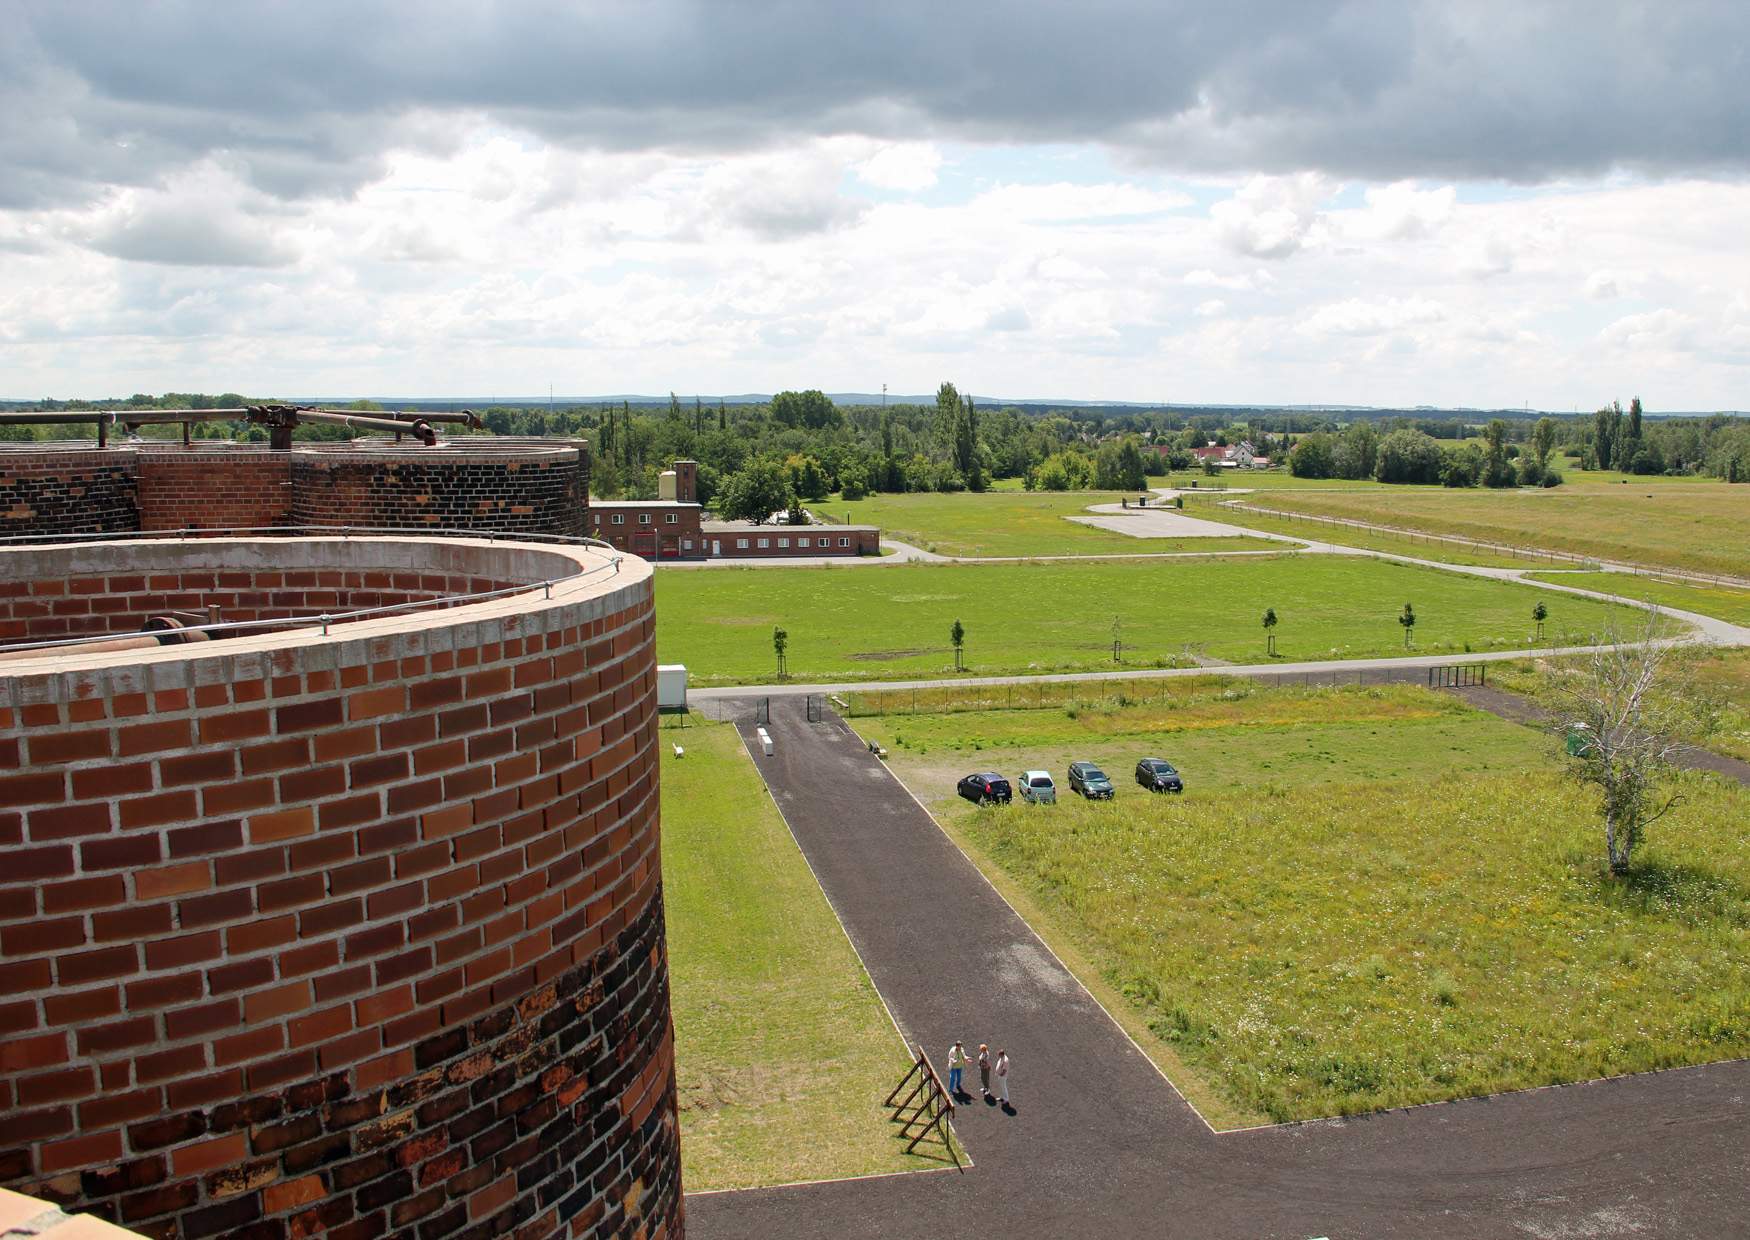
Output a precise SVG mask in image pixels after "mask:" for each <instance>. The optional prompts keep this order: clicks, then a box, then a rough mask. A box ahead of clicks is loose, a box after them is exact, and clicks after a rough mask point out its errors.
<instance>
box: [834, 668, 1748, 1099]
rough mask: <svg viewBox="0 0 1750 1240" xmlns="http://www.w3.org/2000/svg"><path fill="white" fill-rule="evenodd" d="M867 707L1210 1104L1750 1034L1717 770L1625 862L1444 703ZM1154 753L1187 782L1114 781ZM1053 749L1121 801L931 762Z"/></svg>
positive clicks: (1478, 1078) (1731, 1051) (1379, 699)
mask: <svg viewBox="0 0 1750 1240" xmlns="http://www.w3.org/2000/svg"><path fill="white" fill-rule="evenodd" d="M1233 688H1234V689H1235V690H1236V691H1240V690H1242V688H1243V687H1241V686H1234V687H1233ZM1333 716H1339V717H1341V719H1342V720H1343V722H1341V723H1329V722H1321V720H1325V719H1329V718H1331V717H1333ZM860 726H862V727H863V728H864V729H865V730H866V732H867V734H869V735H871V736H873V737H876V738H878V739H880V740H881V741H882V742H883V743H885V744H886V745H887V746H888V747H889V749H890V751H891V755H892V756H891V759H890V761H891V763H892V765H893V766H894V768H895V770H896V771H897V772H898V773H899V774H900V776H901V777H902V778H904V779H905V780H906V781H907V782H908V783H909V784H910V785H911V786H912V788H913V790H914V791H915V792H917V793H918V794H919V796H920V797H921V798H922V799H923V800H924V801H925V802H926V804H928V805H930V807H931V809H932V810H933V811H934V812H935V813H936V814H937V816H938V818H939V820H941V821H942V822H943V823H944V825H945V826H946V827H947V829H948V830H949V832H950V833H951V834H952V835H954V836H955V837H956V838H957V839H958V840H959V841H960V842H961V843H962V845H963V846H964V847H966V848H967V850H968V851H969V852H970V853H971V854H972V855H973V856H974V857H975V859H976V860H977V861H978V862H979V864H980V865H981V866H982V867H984V868H985V869H986V871H987V872H989V873H992V874H993V877H994V879H995V881H997V882H998V884H999V885H1000V886H1002V887H1004V889H1005V891H1006V892H1007V893H1010V894H1011V895H1013V896H1014V897H1015V898H1016V900H1017V902H1018V903H1019V904H1020V905H1021V906H1022V907H1023V909H1024V911H1025V912H1026V913H1027V915H1028V916H1029V917H1030V919H1031V920H1032V921H1033V924H1034V926H1035V928H1036V929H1038V930H1039V931H1040V932H1041V933H1042V934H1044V935H1045V936H1046V938H1047V939H1048V940H1051V941H1052V943H1053V946H1054V947H1059V946H1061V949H1062V951H1061V954H1064V955H1065V957H1066V959H1068V960H1069V961H1070V962H1071V963H1072V967H1077V968H1078V969H1079V970H1081V971H1082V972H1083V975H1084V977H1085V978H1088V979H1089V980H1090V981H1091V983H1092V985H1093V986H1094V988H1095V989H1096V993H1099V994H1100V995H1101V997H1102V998H1103V999H1105V1000H1106V1001H1108V1002H1109V1003H1116V1004H1118V1005H1119V1006H1120V1008H1121V1009H1122V1011H1121V1019H1123V1020H1125V1022H1126V1023H1127V1024H1128V1025H1129V1026H1130V1027H1131V1028H1132V1029H1133V1031H1135V1030H1137V1029H1138V1028H1140V1029H1141V1034H1142V1036H1141V1038H1140V1040H1141V1042H1142V1044H1143V1045H1144V1046H1145V1048H1147V1049H1149V1051H1150V1053H1151V1054H1153V1055H1154V1056H1155V1057H1156V1061H1157V1062H1158V1063H1160V1064H1161V1065H1162V1067H1163V1069H1164V1070H1165V1071H1167V1072H1168V1073H1169V1075H1175V1078H1176V1079H1177V1080H1179V1081H1181V1082H1182V1086H1181V1087H1182V1088H1185V1089H1186V1090H1187V1092H1188V1094H1189V1095H1190V1096H1192V1097H1193V1099H1194V1100H1196V1099H1198V1098H1199V1096H1200V1094H1201V1095H1202V1096H1204V1097H1207V1092H1208V1091H1212V1092H1213V1093H1214V1094H1215V1095H1216V1096H1217V1097H1218V1099H1219V1102H1218V1104H1217V1105H1216V1106H1214V1107H1209V1106H1207V1105H1206V1104H1204V1103H1201V1102H1200V1105H1204V1106H1205V1114H1206V1115H1210V1114H1211V1112H1212V1111H1213V1115H1211V1118H1212V1119H1213V1120H1214V1121H1215V1122H1217V1123H1226V1124H1233V1123H1242V1122H1246V1121H1247V1120H1256V1119H1260V1118H1266V1119H1271V1120H1291V1119H1303V1118H1309V1117H1314V1116H1321V1115H1333V1114H1352V1113H1359V1112H1364V1111H1369V1110H1374V1109H1378V1108H1381V1107H1388V1106H1396V1105H1404V1104H1410V1103H1418V1102H1426V1101H1433V1100H1439V1099H1448V1098H1457V1097H1464V1096H1470V1095H1475V1094H1482V1093H1489V1092H1494V1091H1497V1090H1504V1089H1516V1088H1523V1087H1527V1086H1536V1085H1546V1084H1553V1083H1557V1082H1564V1081H1575V1080H1583V1079H1588V1078H1592V1077H1597V1076H1603V1075H1611V1074H1616V1073H1623V1072H1633V1071H1639V1070H1643V1069H1649V1068H1659V1067H1670V1066H1675V1065H1680V1064H1692V1063H1701V1062H1707V1061H1712V1060H1718V1059H1726V1058H1732V1057H1736V1056H1740V1055H1744V1054H1747V1053H1750V835H1747V834H1746V833H1745V831H1744V830H1743V823H1744V821H1745V820H1746V818H1747V817H1750V794H1747V793H1746V792H1745V790H1744V789H1742V788H1740V787H1738V786H1736V785H1730V784H1728V783H1727V782H1726V781H1724V780H1721V779H1719V778H1717V777H1711V776H1701V775H1686V776H1684V777H1683V778H1682V783H1683V786H1684V791H1685V794H1686V798H1687V799H1686V800H1685V802H1684V804H1683V805H1682V806H1680V807H1679V809H1677V810H1676V811H1674V812H1673V814H1672V815H1671V816H1670V817H1669V818H1668V819H1666V820H1665V821H1663V822H1661V823H1660V824H1659V825H1658V826H1657V827H1656V828H1654V830H1653V831H1652V833H1651V842H1650V843H1649V844H1648V845H1647V846H1646V847H1645V849H1644V851H1643V853H1642V854H1641V857H1640V859H1639V864H1638V865H1637V869H1636V872H1635V873H1634V874H1633V875H1632V876H1631V877H1630V878H1628V879H1627V880H1624V881H1616V880H1612V879H1610V878H1608V877H1606V875H1605V867H1604V866H1603V864H1602V852H1603V843H1602V838H1601V836H1600V831H1599V828H1598V826H1597V825H1596V822H1595V821H1594V820H1593V819H1592V818H1591V816H1590V802H1589V799H1588V798H1587V797H1585V796H1583V795H1582V794H1580V793H1578V792H1577V791H1576V789H1575V787H1574V786H1573V785H1572V784H1571V783H1569V782H1567V781H1565V780H1564V779H1563V778H1562V777H1561V776H1560V774H1559V773H1558V771H1557V769H1556V768H1555V766H1554V764H1553V762H1552V761H1551V757H1550V755H1551V752H1552V742H1550V741H1549V740H1548V739H1547V738H1545V737H1543V736H1542V735H1540V734H1538V733H1535V732H1531V731H1528V730H1526V729H1523V728H1518V727H1516V726H1514V725H1511V724H1508V723H1505V722H1503V721H1501V720H1498V719H1495V718H1493V717H1491V716H1485V715H1481V714H1477V713H1474V712H1471V711H1469V710H1467V709H1465V708H1464V707H1463V706H1462V704H1460V703H1459V702H1457V701H1455V700H1454V699H1452V698H1450V697H1447V696H1444V695H1435V694H1430V693H1426V692H1424V691H1418V690H1411V689H1383V690H1382V689H1365V690H1337V691H1313V692H1311V693H1304V692H1301V691H1295V690H1257V691H1253V692H1251V693H1244V692H1240V693H1239V696H1237V697H1234V698H1232V699H1227V698H1225V697H1224V696H1223V695H1215V696H1213V697H1211V696H1209V695H1204V696H1203V697H1202V698H1201V699H1198V698H1197V697H1195V696H1193V697H1191V698H1188V699H1187V700H1186V701H1185V702H1184V703H1182V704H1180V705H1178V706H1177V707H1173V708H1162V707H1160V706H1149V707H1132V708H1127V709H1117V710H1110V711H1103V712H1097V713H1096V712H1089V711H1080V712H1077V715H1076V717H1073V718H1072V717H1070V715H1069V714H1068V713H1066V712H1061V711H1057V712H1054V711H1043V712H1027V711H1005V712H993V713H992V714H989V715H985V716H969V715H955V716H953V717H951V718H947V719H939V720H929V719H925V718H922V717H919V718H903V719H901V718H894V719H885V720H880V721H865V722H864V723H863V724H861V725H860ZM1145 753H1156V754H1160V755H1161V756H1165V757H1167V758H1169V759H1171V760H1172V761H1174V762H1175V763H1176V764H1177V765H1178V766H1179V767H1180V769H1181V770H1182V771H1183V772H1184V773H1185V775H1186V777H1187V781H1188V789H1189V790H1188V791H1187V792H1186V793H1185V795H1184V796H1183V797H1157V796H1151V795H1149V794H1147V793H1144V792H1142V790H1141V789H1139V788H1137V787H1136V785H1135V784H1134V783H1133V782H1130V770H1131V766H1132V765H1133V764H1134V760H1135V759H1136V758H1137V757H1139V756H1143V755H1144V754H1145ZM1071 755H1075V756H1078V757H1089V758H1093V759H1096V760H1101V761H1104V762H1105V763H1107V771H1108V773H1109V774H1111V775H1113V776H1114V777H1115V779H1116V781H1117V783H1118V798H1117V800H1116V801H1115V802H1112V803H1104V804H1097V805H1088V804H1085V803H1083V802H1081V801H1080V800H1079V799H1077V798H1074V797H1067V796H1066V798H1065V800H1064V802H1063V803H1060V804H1059V805H1057V806H1055V807H1034V806H1027V805H1020V804H1017V805H1015V806H1011V807H1006V808H997V809H982V810H981V809H976V808H974V807H972V806H970V805H968V804H966V803H965V802H963V801H960V800H958V798H956V797H955V796H954V795H953V783H952V780H951V779H949V778H948V777H949V776H950V775H958V774H963V773H964V772H965V771H967V770H973V769H978V768H984V767H994V768H996V769H998V770H1003V771H1018V770H1020V769H1022V768H1024V767H1031V766H1047V767H1049V768H1050V769H1052V770H1053V771H1055V772H1061V770H1062V765H1063V763H1064V761H1065V760H1066V759H1067V758H1068V757H1070V756H1071ZM1090 975H1091V976H1090ZM1182 1065H1188V1066H1189V1068H1190V1069H1191V1070H1192V1072H1193V1074H1194V1078H1193V1079H1187V1078H1186V1074H1185V1071H1184V1068H1183V1066H1182Z"/></svg>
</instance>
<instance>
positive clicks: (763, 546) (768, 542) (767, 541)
mask: <svg viewBox="0 0 1750 1240" xmlns="http://www.w3.org/2000/svg"><path fill="white" fill-rule="evenodd" d="M771 545H772V540H771V539H769V538H762V539H760V550H761V551H764V550H765V549H766V548H767V547H769V546H771Z"/></svg>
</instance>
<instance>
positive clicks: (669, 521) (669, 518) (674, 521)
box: [662, 512, 681, 525]
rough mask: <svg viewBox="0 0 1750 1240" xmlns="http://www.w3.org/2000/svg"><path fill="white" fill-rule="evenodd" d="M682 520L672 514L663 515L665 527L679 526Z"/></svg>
mask: <svg viewBox="0 0 1750 1240" xmlns="http://www.w3.org/2000/svg"><path fill="white" fill-rule="evenodd" d="M680 520H681V519H680V518H679V517H677V516H676V515H675V514H674V513H672V512H665V513H663V514H662V523H663V524H664V525H679V524H680Z"/></svg>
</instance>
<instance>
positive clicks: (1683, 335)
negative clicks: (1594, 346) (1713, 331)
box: [1598, 307, 1697, 353]
mask: <svg viewBox="0 0 1750 1240" xmlns="http://www.w3.org/2000/svg"><path fill="white" fill-rule="evenodd" d="M1696 328H1697V323H1696V320H1695V317H1694V316H1693V315H1689V314H1685V313H1683V312H1682V311H1679V310H1673V309H1671V308H1670V307H1661V308H1660V309H1658V310H1650V311H1648V312H1647V313H1645V314H1630V315H1626V316H1624V317H1623V318H1620V319H1617V320H1616V321H1615V322H1614V323H1611V324H1610V325H1609V326H1607V327H1606V328H1605V329H1604V330H1603V331H1601V332H1600V333H1598V338H1599V341H1600V343H1602V344H1604V345H1606V346H1608V347H1610V348H1613V349H1626V350H1630V351H1634V352H1654V353H1687V352H1690V351H1692V350H1694V349H1695V348H1696V345H1697V333H1696Z"/></svg>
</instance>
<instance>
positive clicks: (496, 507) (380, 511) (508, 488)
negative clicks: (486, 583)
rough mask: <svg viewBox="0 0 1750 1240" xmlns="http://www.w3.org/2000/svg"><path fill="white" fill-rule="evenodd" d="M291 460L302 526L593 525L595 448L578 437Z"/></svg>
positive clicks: (569, 528)
mask: <svg viewBox="0 0 1750 1240" xmlns="http://www.w3.org/2000/svg"><path fill="white" fill-rule="evenodd" d="M561 448H569V449H570V451H560V450H558V449H561ZM422 452H424V454H423V455H422ZM291 468H292V518H293V520H294V522H295V523H296V524H298V525H327V526H334V525H357V526H374V527H378V528H385V529H421V528H427V527H429V528H433V529H453V530H503V531H505V532H506V533H538V534H567V535H570V536H572V537H578V538H580V537H582V536H583V535H584V533H585V532H586V530H587V522H586V517H587V510H588V503H589V453H588V451H587V449H585V448H584V447H583V445H581V444H566V443H564V441H553V442H552V443H545V444H543V443H539V442H537V443H535V444H533V445H523V446H522V447H520V448H519V447H518V446H517V445H516V444H514V443H508V444H507V443H506V442H505V441H502V440H500V441H493V440H483V441H480V445H479V446H478V447H476V446H474V445H473V444H467V445H464V446H457V447H455V448H453V449H451V448H444V449H431V450H429V451H427V450H422V449H419V448H410V449H404V450H401V451H399V452H395V453H393V454H390V453H387V452H382V451H372V450H347V451H342V450H330V451H308V452H298V453H295V454H294V455H293V458H292V467H291Z"/></svg>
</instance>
